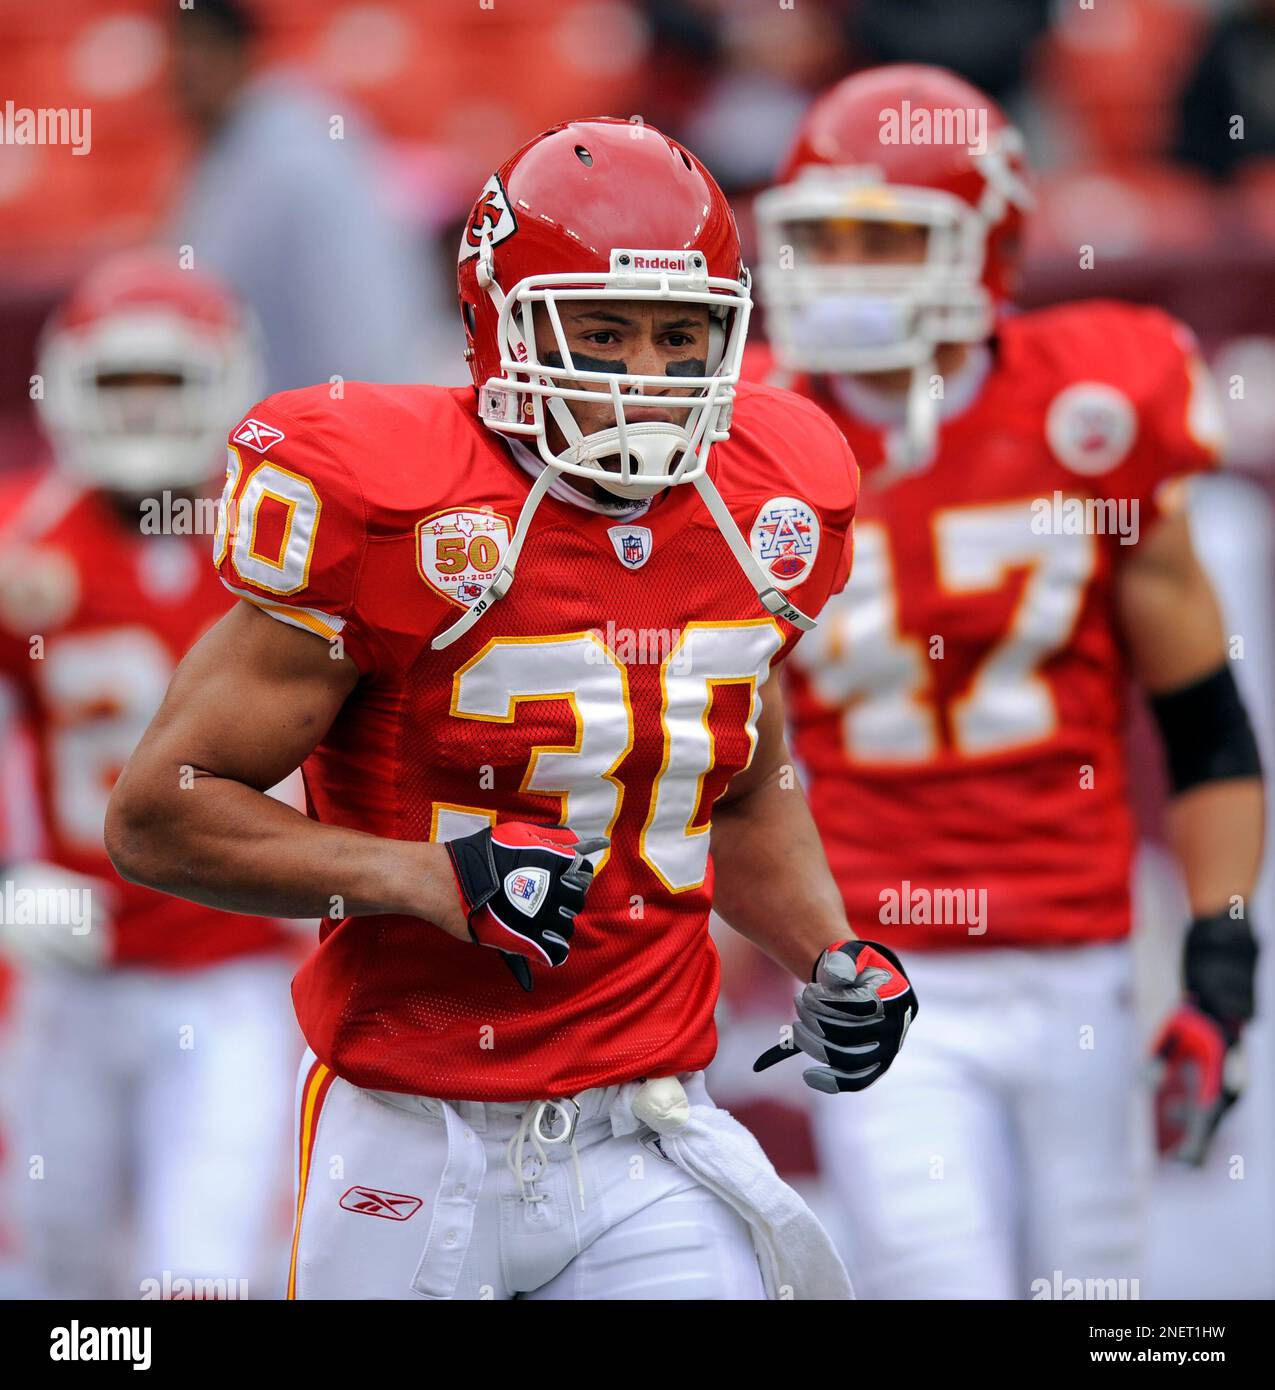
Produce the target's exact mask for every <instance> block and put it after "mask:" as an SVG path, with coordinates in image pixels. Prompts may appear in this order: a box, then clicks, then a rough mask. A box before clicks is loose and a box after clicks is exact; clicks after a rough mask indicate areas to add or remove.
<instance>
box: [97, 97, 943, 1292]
mask: <svg viewBox="0 0 1275 1390" xmlns="http://www.w3.org/2000/svg"><path fill="white" fill-rule="evenodd" d="M459 286H460V306H461V313H462V317H463V319H464V324H465V330H466V334H467V337H468V349H467V356H468V358H469V361H470V365H471V367H472V369H473V376H474V389H469V388H465V389H458V390H442V389H436V388H430V387H382V386H369V385H355V384H342V383H338V388H337V389H336V390H335V391H334V390H331V389H329V388H328V387H326V386H324V387H315V388H311V389H309V390H303V391H294V392H289V393H286V394H282V395H278V396H274V397H272V398H271V399H269V400H267V401H265V402H263V403H262V404H260V405H258V406H256V407H254V408H253V410H252V412H251V413H250V415H249V417H248V418H247V419H246V420H245V421H244V422H243V424H242V425H240V426H239V427H238V428H237V429H236V430H235V431H234V432H233V433H232V435H231V462H230V473H229V479H228V482H227V490H226V499H227V521H226V526H225V531H224V534H223V535H222V536H221V537H220V538H219V545H218V548H217V558H218V563H219V565H220V568H221V572H222V576H223V578H224V579H225V582H226V583H227V584H228V585H229V586H230V588H231V589H232V590H233V592H235V593H236V594H237V595H238V596H239V597H240V598H241V599H242V600H243V602H242V603H241V604H240V605H239V606H238V608H237V609H236V610H235V612H234V613H232V614H231V615H230V617H228V618H227V619H226V620H225V621H224V622H223V623H222V624H221V625H220V626H219V627H218V628H217V629H216V630H215V631H214V632H213V633H212V634H210V636H209V637H208V638H207V639H206V640H205V641H204V642H203V643H202V644H201V645H200V646H199V647H198V648H197V649H196V650H195V651H194V652H192V654H191V655H190V656H189V657H188V658H187V660H186V662H185V663H184V664H183V667H182V669H181V671H180V672H179V674H178V677H177V679H176V681H175V682H174V684H173V687H172V689H171V691H170V694H169V698H168V700H167V701H166V703H165V706H164V708H163V710H162V711H161V713H160V715H159V716H158V718H157V720H156V721H155V723H154V724H153V725H152V726H151V730H150V732H149V733H148V735H147V736H146V738H145V739H144V740H143V742H142V744H141V745H140V747H139V749H138V751H137V753H136V754H135V755H134V758H133V760H132V762H131V763H130V766H129V768H128V769H127V770H126V771H125V774H124V776H123V778H122V779H121V782H120V784H119V787H118V788H117V790H116V793H115V798H114V800H113V803H112V809H111V814H110V824H109V829H108V840H109V843H110V846H111V850H112V855H113V857H114V859H115V862H116V864H117V866H119V867H120V868H121V870H122V872H124V873H125V874H126V875H127V876H129V877H132V878H135V879H139V880H142V881H144V882H148V883H151V884H153V885H156V886H159V887H162V888H166V889H168V890H169V891H172V892H178V893H182V894H184V895H186V896H189V897H192V898H194V899H196V900H198V901H203V902H208V903H213V904H217V905H220V906H224V907H231V908H236V909H239V910H247V911H258V912H260V911H277V912H285V913H288V914H305V913H311V912H318V913H322V914H323V915H324V916H325V917H327V919H328V920H327V921H326V923H325V926H324V929H323V932H322V937H321V944H320V945H319V947H318V950H317V951H316V952H315V954H314V955H313V956H312V957H311V958H310V960H309V961H308V962H307V963H306V965H305V967H304V968H303V969H302V971H301V972H300V974H299V975H298V976H297V979H296V981H295V985H294V996H295V1000H296V1004H297V1010H298V1016H299V1018H300V1021H301V1026H302V1031H303V1032H304V1033H305V1035H306V1038H307V1041H308V1042H309V1045H310V1049H311V1053H312V1056H311V1059H310V1065H309V1066H308V1067H306V1068H303V1072H302V1075H301V1078H300V1089H299V1099H298V1107H299V1108H298V1115H299V1135H300V1154H299V1170H298V1177H299V1182H298V1208H297V1216H298V1223H297V1230H296V1235H295V1238H294V1247H293V1261H292V1274H291V1279H290V1286H291V1291H292V1293H293V1294H294V1295H295V1296H297V1297H325V1296H326V1297H331V1296H345V1297H383V1298H409V1297H412V1296H413V1295H414V1294H415V1295H419V1296H424V1297H430V1298H447V1297H463V1298H479V1297H500V1298H504V1297H512V1296H516V1295H517V1296H525V1297H532V1298H544V1299H560V1298H566V1299H572V1298H582V1297H601V1298H623V1297H633V1298H721V1297H741V1298H752V1297H760V1296H761V1295H762V1293H763V1290H767V1291H769V1292H771V1293H772V1294H779V1295H780V1296H782V1293H781V1291H783V1290H784V1289H785V1288H786V1289H787V1290H788V1291H789V1292H790V1293H791V1294H792V1295H794V1296H798V1297H801V1296H828V1297H835V1296H844V1295H845V1294H846V1292H847V1291H848V1288H847V1284H846V1281H845V1274H844V1270H843V1269H842V1267H841V1265H840V1262H839V1260H838V1259H837V1257H836V1255H835V1252H834V1251H833V1250H832V1248H831V1246H830V1244H829V1242H828V1241H827V1238H826V1236H824V1234H823V1232H822V1231H821V1230H820V1229H819V1227H818V1226H817V1225H816V1224H815V1223H814V1221H813V1218H812V1217H811V1216H810V1214H809V1212H808V1211H807V1210H806V1209H805V1207H804V1205H803V1204H802V1203H801V1202H800V1201H799V1199H798V1198H797V1197H796V1194H795V1193H793V1192H792V1191H791V1190H790V1189H788V1188H787V1187H786V1186H785V1185H783V1184H782V1183H780V1182H779V1180H778V1178H777V1177H776V1176H775V1174H774V1171H773V1169H772V1168H770V1165H769V1164H768V1163H767V1162H766V1160H765V1158H764V1155H763V1154H762V1153H761V1150H760V1148H759V1147H758V1146H757V1145H756V1143H755V1141H753V1140H752V1139H751V1137H750V1136H749V1135H748V1134H747V1132H746V1131H744V1130H743V1129H742V1128H741V1127H740V1126H738V1125H737V1124H736V1123H735V1122H734V1121H732V1120H731V1119H730V1117H729V1116H728V1115H726V1114H725V1112H722V1111H720V1110H718V1109H716V1107H714V1106H713V1105H712V1104H711V1102H710V1101H709V1100H708V1097H707V1094H706V1092H705V1090H704V1086H703V1081H702V1078H701V1075H700V1072H701V1069H702V1068H703V1067H704V1066H706V1065H707V1063H708V1061H709V1060H710V1058H711V1057H712V1055H713V1051H714V1047H715V1036H714V1030H713V1005H714V1002H715V999H716V996H717V979H718V967H717V957H716V954H715V952H714V950H713V947H712V944H711V941H710V939H709V935H708V914H709V906H710V902H712V903H715V905H716V907H717V910H718V911H719V912H720V913H721V914H722V916H723V917H725V918H726V919H727V921H729V922H730V923H731V924H732V925H733V926H734V927H735V928H736V930H738V931H740V932H742V933H743V934H744V935H746V936H748V937H749V938H750V939H751V940H753V941H754V942H756V943H757V944H758V945H760V946H761V947H762V948H763V949H765V950H767V951H768V952H770V953H771V954H772V955H773V956H774V957H775V958H776V959H778V960H779V961H781V962H782V963H783V964H784V965H785V966H786V967H787V968H788V969H790V970H791V971H792V972H793V973H795V974H796V975H798V976H799V977H801V978H802V979H803V980H807V981H809V982H810V983H809V984H808V985H807V986H806V989H805V992H804V994H803V996H802V999H801V1003H800V1008H799V1011H800V1014H801V1021H800V1023H799V1024H797V1025H796V1027H795V1030H794V1035H795V1038H796V1040H797V1042H798V1044H799V1046H800V1049H801V1050H803V1051H805V1052H806V1053H807V1054H808V1055H810V1056H811V1057H812V1058H813V1059H814V1061H815V1062H816V1063H817V1065H814V1066H811V1067H810V1072H811V1074H812V1076H813V1077H814V1078H815V1079H816V1080H817V1082H818V1084H819V1085H820V1086H822V1087H823V1088H825V1089H828V1090H832V1091H837V1090H857V1089H860V1088H861V1087H863V1086H864V1085H866V1084H868V1082H869V1081H871V1080H874V1079H875V1078H876V1077H877V1076H879V1075H881V1074H882V1072H883V1071H884V1070H885V1068H886V1067H887V1066H888V1065H889V1063H890V1061H891V1059H892V1058H893V1056H894V1054H895V1052H896V1051H897V1048H898V1046H899V1044H900V1042H901V1040H902V1036H903V1033H904V1032H905V1031H906V1028H907V1025H908V1022H909V1021H910V1019H911V1017H912V1016H913V1014H914V1013H915V1010H916V1001H915V998H914V996H913V995H912V992H911V988H910V986H909V984H908V982H907V979H906V977H905V975H904V973H903V970H902V968H901V966H900V965H899V963H898V961H897V959H896V958H895V957H894V956H893V955H892V954H891V953H889V952H885V951H881V950H878V949H876V948H874V947H872V946H871V945H870V944H869V943H867V942H862V941H859V940H856V939H851V938H850V934H849V933H848V930H847V928H846V923H845V914H844V912H843V910H842V906H841V901H840V896H839V894H838V893H837V891H836V886H835V884H834V882H833V880H832V878H831V875H830V874H829V872H828V869H827V865H826V861H825V859H824V856H823V852H822V849H821V848H820V845H819V842H818V838H817V836H816V835H815V833H814V828H813V826H812V824H811V821H810V817H809V813H808V811H807V809H806V806H805V802H804V799H803V798H802V796H801V795H800V794H799V793H798V792H796V790H795V789H794V788H793V786H792V779H791V777H790V776H789V771H790V769H789V768H788V754H787V751H786V749H785V746H784V741H783V712H782V707H781V703H780V696H779V692H778V686H777V681H776V675H775V673H776V670H777V667H778V665H779V663H780V662H781V661H782V660H783V659H784V658H785V657H786V656H787V654H788V653H789V651H790V650H791V648H792V646H793V644H794V642H795V641H796V639H797V637H798V636H799V634H800V631H801V629H802V628H808V627H810V626H811V619H810V617H809V616H808V615H809V614H811V613H814V612H816V611H817V610H818V609H819V608H821V607H822V605H823V603H824V601H825V600H826V598H827V597H828V595H829V594H830V593H832V592H835V591H836V590H837V589H839V588H840V587H841V586H842V584H843V583H844V581H845V577H846V572H847V568H848V563H849V552H848V545H847V541H848V533H849V530H850V524H851V519H852V516H853V510H854V501H855V491H856V484H857V470H856V467H855V463H854V460H853V458H852V456H851V454H850V452H849V450H848V449H847V448H846V445H845V441H844V439H843V438H842V437H841V435H840V433H839V432H838V431H837V430H836V429H835V428H834V427H833V426H832V424H831V423H830V422H829V421H828V420H827V418H826V416H824V415H823V414H822V412H820V411H819V410H818V409H816V408H815V407H814V406H812V405H810V404H809V403H808V402H806V401H803V400H801V399H800V398H799V397H796V396H794V395H791V394H789V393H787V392H783V391H776V390H773V389H770V388H768V387H764V386H753V387H741V386H739V385H738V376H739V366H740V360H741V357H742V352H743V347H744V341H745V334H746V329H747V320H748V312H749V307H750V300H749V292H748V277H747V273H746V272H745V271H744V269H743V267H742V265H741V262H740V252H739V241H738V235H737V232H736V228H735V221H734V217H733V214H732V213H731V211H730V208H729V206H728V205H727V203H726V201H725V199H724V197H723V196H722V193H721V191H720V189H718V187H717V186H716V184H715V183H714V182H713V180H712V178H711V177H710V175H709V174H708V173H707V171H706V170H705V169H704V168H703V166H702V165H700V164H699V162H698V161H697V160H696V159H695V158H694V157H693V156H692V155H691V154H689V153H688V152H687V151H686V150H685V149H683V148H682V147H681V146H680V145H678V144H677V143H676V142H674V141H672V140H669V139H667V138H666V137H665V136H664V135H662V134H660V133H659V132H658V131H656V130H653V129H651V128H649V127H645V126H641V125H634V124H630V123H627V122H623V121H616V120H591V121H581V122H576V123H573V124H569V125H565V126H560V127H556V128H555V129H553V130H551V131H548V132H547V133H545V134H544V135H542V136H540V137H538V138H537V139H535V140H533V141H531V142H530V143H529V144H528V145H526V146H525V147H524V148H523V149H521V150H520V151H519V152H518V153H517V154H515V155H514V156H513V157H512V158H511V159H510V160H509V161H508V162H507V163H506V164H505V165H503V166H502V168H501V169H500V170H499V172H498V173H497V174H495V175H493V177H492V178H491V179H490V180H489V181H488V183H487V185H486V187H485V188H484V189H483V190H482V193H481V195H480V198H479V200H478V202H477V204H476V205H475V208H474V210H473V213H472V214H471V217H470V220H469V223H468V225H467V227H466V229H465V232H464V235H463V238H462V243H461V248H460V265H459ZM515 574H516V577H515ZM300 763H304V771H305V776H306V782H307V787H308V793H309V799H310V806H311V812H312V816H311V818H309V819H307V818H304V817H301V816H299V815H297V814H295V813H294V812H291V811H289V810H287V809H286V808H283V807H280V806H278V805H275V804H272V803H270V802H269V801H267V800H266V799H265V798H263V797H262V796H261V794H260V789H261V788H262V787H265V786H267V785H269V784H270V782H272V781H274V780H276V779H277V778H278V777H280V776H282V775H283V774H284V773H285V772H287V771H289V770H291V769H292V768H294V767H295V766H297V765H298V764H300ZM183 765H189V766H192V767H194V768H195V769H196V774H197V779H196V784H195V788H194V791H193V794H192V793H186V792H182V791H180V790H179V788H178V781H177V772H178V769H179V768H180V767H181V766H183ZM710 851H711V852H710ZM586 892H587V894H588V897H587V904H586V902H585V894H586ZM483 946H486V947H491V948H494V949H491V950H481V949H476V948H477V947H483ZM507 966H508V967H509V968H506V967H507ZM511 970H512V975H511ZM796 1050H797V1049H796V1048H794V1049H792V1051H796ZM336 1155H340V1156H341V1158H342V1163H341V1165H340V1166H339V1168H334V1166H333V1158H334V1156H336ZM336 1171H339V1172H340V1174H341V1176H340V1177H339V1178H334V1177H333V1173H334V1172H336ZM369 1217H373V1218H380V1219H372V1220H369V1219H368V1218H369ZM781 1232H782V1233H781Z"/></svg>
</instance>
